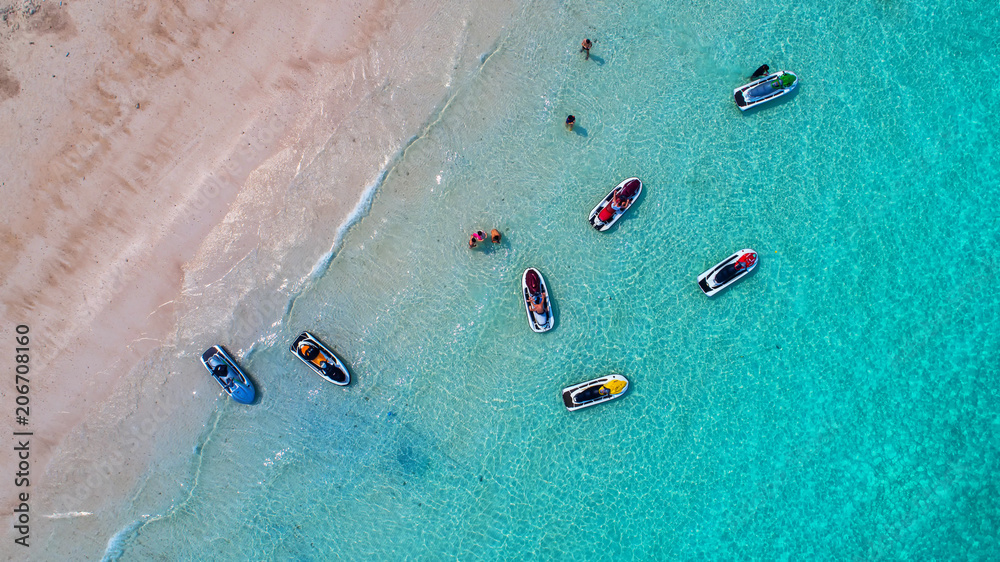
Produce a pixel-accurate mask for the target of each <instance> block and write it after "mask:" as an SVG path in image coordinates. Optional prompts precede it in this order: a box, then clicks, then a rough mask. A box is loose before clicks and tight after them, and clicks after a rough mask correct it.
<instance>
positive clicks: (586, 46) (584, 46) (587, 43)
mask: <svg viewBox="0 0 1000 562" xmlns="http://www.w3.org/2000/svg"><path fill="white" fill-rule="evenodd" d="M593 46H594V43H593V42H592V41H591V40H590V39H584V40H583V43H580V51H581V52H584V53H587V56H586V57H584V59H583V60H590V48H591V47H593Z"/></svg>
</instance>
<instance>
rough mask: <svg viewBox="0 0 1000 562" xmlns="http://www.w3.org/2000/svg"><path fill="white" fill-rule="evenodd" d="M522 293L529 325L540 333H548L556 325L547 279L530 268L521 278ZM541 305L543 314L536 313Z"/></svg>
mask: <svg viewBox="0 0 1000 562" xmlns="http://www.w3.org/2000/svg"><path fill="white" fill-rule="evenodd" d="M521 291H522V293H523V294H524V309H525V310H526V311H527V312H528V325H529V326H530V327H531V329H532V330H534V331H535V332H538V333H542V332H548V331H549V330H551V329H552V326H553V325H554V324H555V317H554V316H553V315H552V302H550V301H549V289H548V287H546V286H545V279H542V274H541V273H539V272H538V270H537V269H535V268H533V267H529V268H528V269H525V270H524V275H522V276H521ZM539 304H540V305H541V308H542V312H535V308H536V307H537V306H538V305H539Z"/></svg>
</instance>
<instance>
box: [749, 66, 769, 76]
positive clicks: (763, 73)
mask: <svg viewBox="0 0 1000 562" xmlns="http://www.w3.org/2000/svg"><path fill="white" fill-rule="evenodd" d="M770 71H771V69H770V68H768V66H767V65H766V64H762V65H760V66H759V67H757V70H755V71H753V74H751V75H750V78H760V77H761V76H767V73H768V72H770Z"/></svg>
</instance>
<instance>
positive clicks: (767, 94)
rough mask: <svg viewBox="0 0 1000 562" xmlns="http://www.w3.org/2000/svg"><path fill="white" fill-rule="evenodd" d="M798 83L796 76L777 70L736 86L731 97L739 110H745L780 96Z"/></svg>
mask: <svg viewBox="0 0 1000 562" xmlns="http://www.w3.org/2000/svg"><path fill="white" fill-rule="evenodd" d="M758 70H759V69H758ZM798 85H799V79H798V77H797V76H795V75H794V74H792V73H791V72H788V71H787V70H779V71H778V72H775V73H773V74H768V75H767V76H764V77H763V78H757V79H756V80H753V81H752V82H749V83H747V84H744V85H742V86H740V87H739V88H736V89H735V90H733V98H734V99H735V100H736V105H737V106H739V108H740V110H741V111H746V110H748V109H750V108H751V107H754V106H758V105H760V104H762V103H764V102H768V101H771V100H773V99H777V98H780V97H781V96H783V95H785V94H787V93H789V92H791V91H792V90H794V89H795V87H796V86H798Z"/></svg>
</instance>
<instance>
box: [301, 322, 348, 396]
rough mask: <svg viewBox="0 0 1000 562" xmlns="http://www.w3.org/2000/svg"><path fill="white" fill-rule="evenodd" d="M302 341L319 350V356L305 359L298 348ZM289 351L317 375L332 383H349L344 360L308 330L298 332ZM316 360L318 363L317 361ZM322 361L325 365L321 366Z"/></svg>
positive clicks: (345, 384)
mask: <svg viewBox="0 0 1000 562" xmlns="http://www.w3.org/2000/svg"><path fill="white" fill-rule="evenodd" d="M303 343H305V344H308V345H310V346H313V347H315V348H316V349H318V350H319V352H320V354H319V356H318V357H316V358H315V359H307V358H306V357H305V356H304V355H302V353H301V352H300V351H299V349H300V348H301V346H302V344H303ZM289 351H291V352H292V354H293V355H295V356H296V357H298V358H299V360H301V361H302V362H303V363H305V364H306V365H308V366H309V368H310V369H312V370H313V371H315V373H316V374H317V375H319V376H321V377H323V378H324V379H326V380H328V381H330V382H332V383H333V384H335V385H338V386H347V385H349V384H351V374H350V373H349V372H348V371H347V367H345V366H344V362H343V361H341V360H340V358H339V357H337V355H336V354H335V353H334V352H332V351H330V348H328V347H327V346H326V345H324V344H323V342H321V341H319V339H318V338H317V337H316V336H314V335H312V334H310V333H309V332H302V333H301V334H299V337H297V338H295V341H294V342H292V345H291V347H289ZM317 361H318V362H319V363H317ZM324 361H325V363H326V365H325V367H324V366H321V364H322V363H323V362H324Z"/></svg>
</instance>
